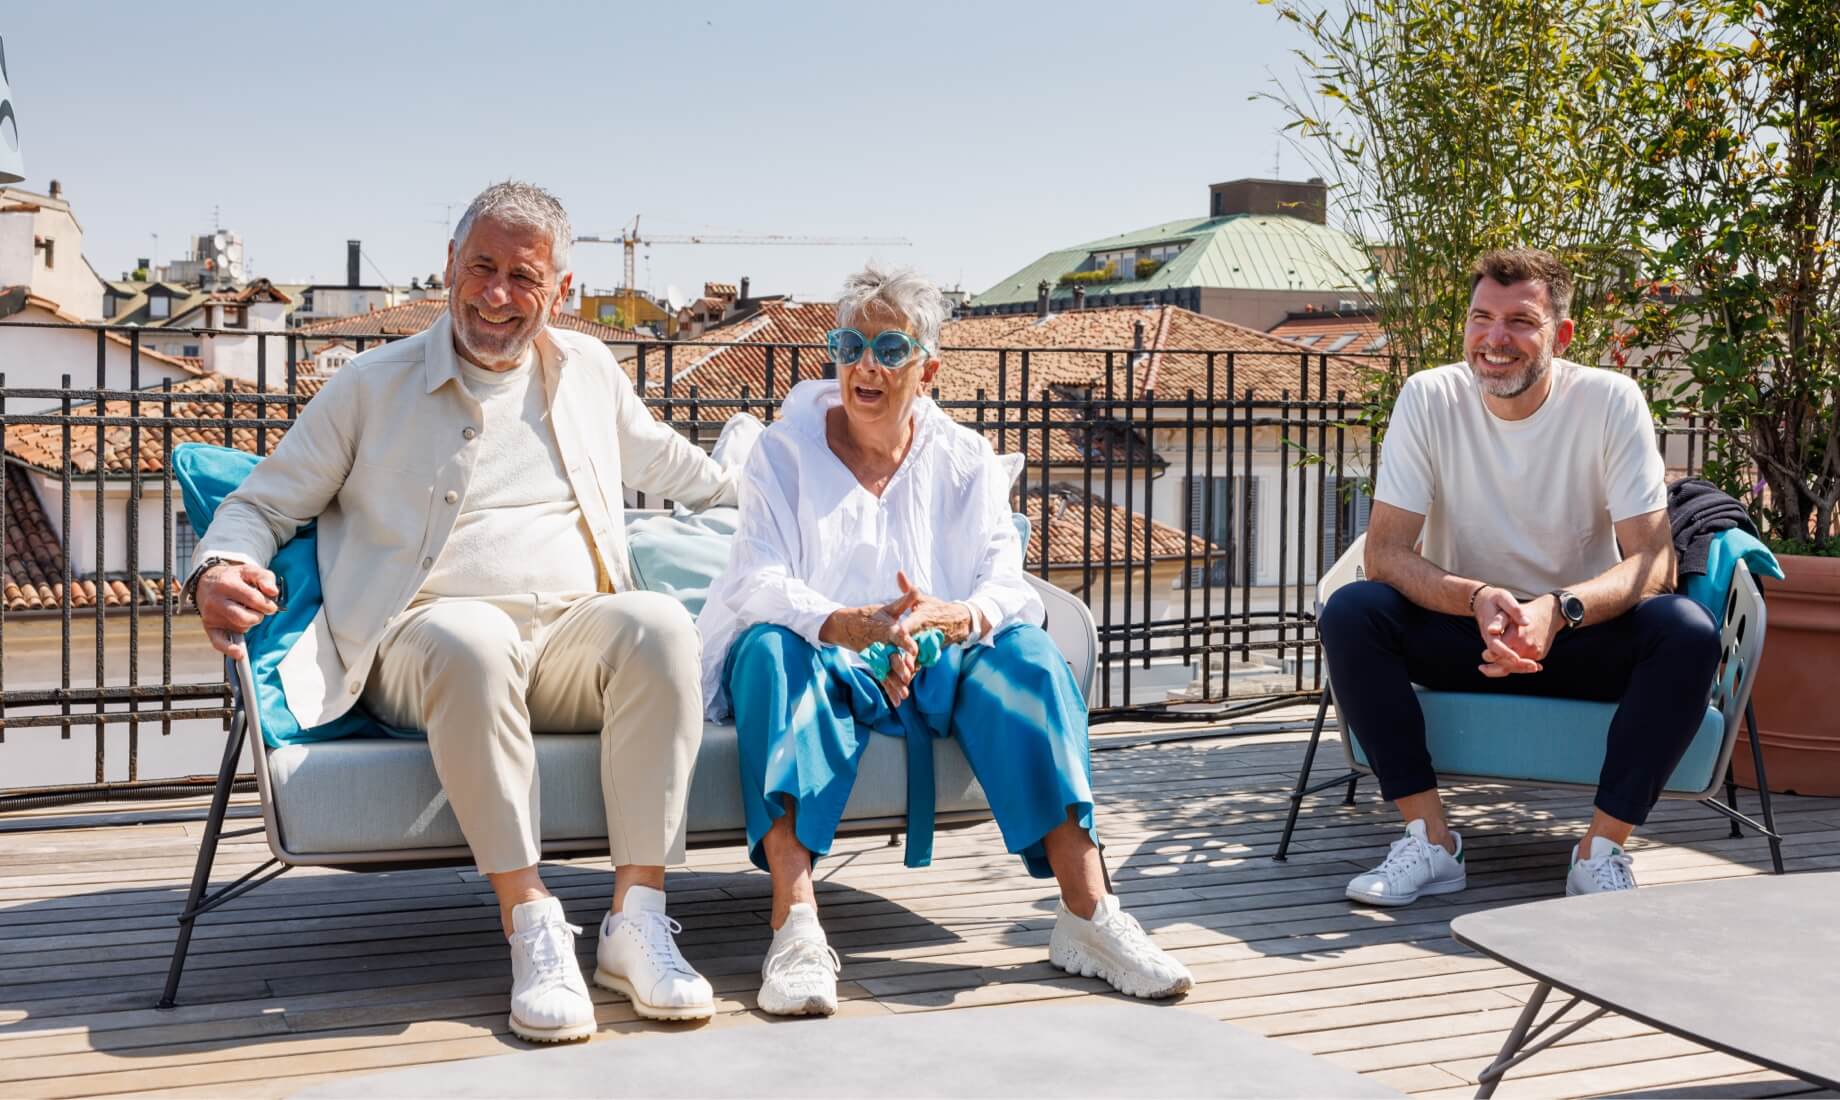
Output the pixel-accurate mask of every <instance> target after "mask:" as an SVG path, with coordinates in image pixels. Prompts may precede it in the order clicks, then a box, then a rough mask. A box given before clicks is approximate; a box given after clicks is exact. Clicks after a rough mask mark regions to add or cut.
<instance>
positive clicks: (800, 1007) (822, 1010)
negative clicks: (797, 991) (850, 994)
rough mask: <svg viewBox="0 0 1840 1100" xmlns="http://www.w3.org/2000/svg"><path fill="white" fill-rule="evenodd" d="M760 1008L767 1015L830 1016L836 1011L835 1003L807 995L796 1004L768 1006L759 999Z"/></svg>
mask: <svg viewBox="0 0 1840 1100" xmlns="http://www.w3.org/2000/svg"><path fill="white" fill-rule="evenodd" d="M760 1010H761V1011H762V1012H764V1013H766V1014H767V1015H769V1016H830V1015H833V1014H835V1013H836V1011H837V1003H836V1002H835V1001H827V1000H825V999H824V998H823V997H807V998H805V999H804V1000H803V1001H800V1002H798V1003H797V1004H792V1003H787V1004H783V1005H776V1006H773V1007H768V1005H767V1003H766V1002H765V1001H761V1002H760Z"/></svg>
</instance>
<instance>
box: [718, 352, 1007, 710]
mask: <svg viewBox="0 0 1840 1100" xmlns="http://www.w3.org/2000/svg"><path fill="white" fill-rule="evenodd" d="M841 402H842V396H841V394H840V392H839V388H838V383H837V382H836V381H834V380H828V379H813V380H811V381H806V382H801V383H799V384H798V385H797V386H795V387H793V389H792V392H791V393H789V394H787V395H786V400H785V402H784V404H782V405H781V406H780V416H779V419H778V420H776V421H775V422H774V423H773V425H772V426H771V427H769V428H768V429H767V430H766V431H765V432H764V433H763V434H762V435H761V437H760V439H759V442H758V443H756V444H755V446H754V453H753V454H752V455H751V456H749V458H748V460H747V464H746V466H745V468H744V470H743V473H742V477H741V484H740V504H741V519H740V526H739V529H738V530H737V532H736V534H735V540H734V543H733V545H732V548H731V549H730V550H729V558H728V568H727V569H725V570H724V571H723V572H722V574H721V575H720V576H719V577H717V578H716V579H715V581H714V582H713V583H712V584H711V585H710V587H709V595H708V599H707V601H706V602H705V603H704V605H703V611H702V614H701V615H700V616H698V618H697V628H698V630H700V631H701V632H702V636H703V701H704V708H705V710H706V712H707V714H708V716H709V717H710V719H712V720H720V719H722V718H724V717H726V716H727V715H728V714H729V713H730V710H731V708H730V706H729V700H728V698H727V691H726V690H725V687H724V685H723V682H722V672H723V668H724V666H725V665H726V663H727V660H728V649H729V646H730V645H731V644H733V643H734V641H735V639H736V638H737V637H739V636H740V635H741V633H742V632H743V631H745V630H746V629H747V628H748V627H750V626H753V625H754V624H755V623H775V624H777V625H779V626H783V627H786V628H787V629H789V630H792V631H794V632H796V633H797V634H799V635H800V636H801V637H803V638H804V639H805V640H806V641H808V642H810V643H811V644H812V645H814V646H819V645H823V644H824V643H822V642H821V641H819V639H818V633H819V631H821V630H822V629H823V627H824V621H825V620H826V619H828V618H829V617H830V615H831V613H832V612H833V611H836V610H838V609H839V608H843V607H860V606H864V605H869V604H884V603H888V602H890V601H892V600H893V599H895V597H897V596H899V595H900V594H901V588H900V584H899V583H898V582H897V581H896V580H895V574H896V573H897V572H902V571H904V572H906V574H907V577H908V580H910V581H912V582H913V583H914V584H915V585H916V586H917V587H919V588H920V590H921V591H923V592H925V593H927V594H928V595H931V596H935V597H937V598H939V599H942V600H958V601H963V602H964V603H967V604H969V605H971V607H973V608H974V609H975V610H976V611H977V613H978V617H980V618H981V619H982V620H983V622H984V623H985V624H987V625H988V628H989V629H988V630H986V631H985V632H984V633H983V635H982V636H981V638H980V640H981V641H983V642H985V643H988V642H989V640H990V637H991V635H993V634H995V633H996V632H997V631H998V630H1001V629H1002V628H1003V627H1005V626H1007V625H1009V624H1011V623H1016V622H1026V623H1032V624H1034V625H1037V626H1039V625H1040V624H1041V622H1042V620H1043V617H1044V614H1043V609H1042V603H1041V597H1039V596H1037V595H1036V594H1035V590H1034V589H1033V588H1031V587H1030V586H1029V582H1028V580H1027V578H1026V576H1025V575H1024V573H1023V567H1022V542H1021V539H1020V538H1019V537H1018V536H1017V533H1016V528H1015V525H1014V523H1013V522H1012V520H1011V515H1010V505H1009V488H1010V480H1011V479H1010V475H1009V472H1008V470H1007V469H1006V467H1005V466H1004V464H1003V463H1002V462H1001V461H999V460H998V458H997V456H996V455H995V453H993V452H992V450H991V447H990V443H989V441H987V440H986V439H985V438H984V437H983V436H981V435H979V434H978V433H976V432H974V431H972V430H971V429H969V428H966V427H964V426H962V425H960V424H957V423H955V422H954V421H953V420H952V419H951V418H950V417H948V416H947V415H946V414H945V413H944V412H943V411H942V410H941V409H940V408H939V406H938V405H936V404H934V403H933V401H931V400H930V399H928V398H926V397H918V398H916V399H915V400H914V407H913V415H914V439H913V444H912V446H911V447H909V449H908V453H907V457H906V458H905V459H903V460H902V462H901V465H900V467H899V468H898V469H897V470H896V471H895V473H894V476H893V477H892V478H890V479H889V482H888V486H887V488H886V489H884V490H883V492H882V495H881V496H880V497H879V498H878V497H876V496H875V495H874V494H873V493H871V492H869V491H868V490H867V489H865V488H863V487H862V484H861V483H860V482H858V481H857V480H856V475H854V474H852V473H851V472H850V470H849V468H848V467H847V466H845V465H844V464H843V461H842V460H841V459H839V458H838V457H837V455H836V454H835V453H834V452H832V450H831V449H830V444H829V443H828V442H827V441H826V439H825V428H824V421H825V414H826V413H827V412H828V411H829V410H830V409H832V408H834V407H836V406H837V405H839V404H840V403H841Z"/></svg>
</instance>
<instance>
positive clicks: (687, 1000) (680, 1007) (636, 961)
mask: <svg viewBox="0 0 1840 1100" xmlns="http://www.w3.org/2000/svg"><path fill="white" fill-rule="evenodd" d="M683 930H684V926H683V925H681V924H678V923H677V922H676V921H674V920H672V919H671V918H670V917H667V916H665V914H664V891H662V890H654V889H652V888H651V887H649V886H634V887H632V888H630V889H628V890H627V891H626V897H625V899H624V900H622V901H621V903H620V911H619V912H618V913H617V914H616V913H608V914H607V915H606V916H605V917H603V918H601V938H600V942H599V943H598V944H596V945H595V948H594V961H595V963H596V966H595V969H594V984H595V985H598V986H600V987H601V988H602V989H611V990H613V991H614V992H615V993H622V994H625V996H626V997H627V998H629V999H630V1000H631V1001H632V1003H633V1011H634V1012H637V1013H638V1014H639V1015H641V1016H645V1017H648V1018H650V1019H653V1020H707V1019H708V1018H709V1017H711V1016H713V1015H715V1011H716V998H715V993H714V992H713V991H712V990H711V989H710V988H709V982H708V981H707V980H705V979H704V977H703V976H702V975H701V974H698V973H697V972H696V970H695V969H694V968H693V967H691V965H690V964H689V963H687V962H685V961H684V957H683V955H681V954H679V953H678V950H677V941H676V940H674V939H672V938H671V935H672V933H674V932H682V931H683Z"/></svg>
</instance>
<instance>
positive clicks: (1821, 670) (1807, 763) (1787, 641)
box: [1731, 555, 1840, 795]
mask: <svg viewBox="0 0 1840 1100" xmlns="http://www.w3.org/2000/svg"><path fill="white" fill-rule="evenodd" d="M1779 560H1780V561H1781V562H1782V567H1783V572H1784V573H1785V574H1787V576H1786V577H1785V579H1783V580H1780V581H1772V580H1765V581H1764V582H1763V597H1764V603H1765V605H1766V607H1767V609H1768V613H1769V628H1768V633H1767V634H1766V635H1765V636H1764V641H1763V664H1762V667H1760V668H1759V669H1758V670H1757V686H1756V688H1755V689H1754V690H1753V691H1752V693H1751V705H1752V706H1753V707H1755V708H1756V711H1757V737H1758V740H1760V741H1762V742H1763V763H1764V767H1765V768H1767V769H1769V775H1770V789H1771V790H1772V791H1779V792H1790V793H1794V794H1821V795H1840V558H1812V557H1803V556H1798V555H1784V556H1783V557H1782V558H1781V559H1779ZM1731 763H1732V769H1733V771H1734V772H1735V774H1736V776H1737V779H1738V782H1739V783H1741V784H1743V785H1744V786H1746V787H1750V788H1753V789H1754V788H1755V787H1756V786H1757V776H1756V769H1755V768H1753V767H1752V766H1751V746H1750V739H1749V737H1748V736H1746V735H1745V734H1744V733H1740V734H1739V735H1738V746H1737V749H1736V751H1734V752H1733V753H1732V758H1731Z"/></svg>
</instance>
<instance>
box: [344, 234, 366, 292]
mask: <svg viewBox="0 0 1840 1100" xmlns="http://www.w3.org/2000/svg"><path fill="white" fill-rule="evenodd" d="M362 243H363V242H361V241H346V242H345V285H346V286H357V285H358V254H359V253H360V252H361V251H362V249H361V248H360V247H359V246H360V245H361V244H362Z"/></svg>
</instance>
